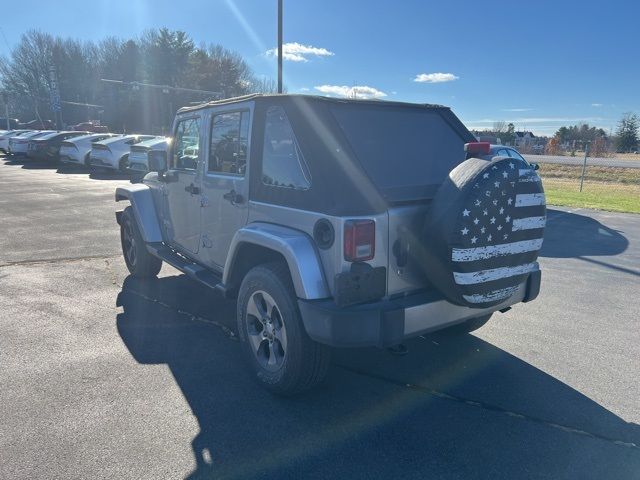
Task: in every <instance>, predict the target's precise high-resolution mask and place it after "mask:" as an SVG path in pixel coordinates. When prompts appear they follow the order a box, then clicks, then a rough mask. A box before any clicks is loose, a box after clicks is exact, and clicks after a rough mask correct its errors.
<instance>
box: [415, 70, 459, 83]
mask: <svg viewBox="0 0 640 480" xmlns="http://www.w3.org/2000/svg"><path fill="white" fill-rule="evenodd" d="M458 78H460V77H456V76H455V75H454V74H453V73H440V72H438V73H420V74H418V75H416V78H414V79H413V81H414V82H418V83H443V82H453V81H454V80H458Z"/></svg>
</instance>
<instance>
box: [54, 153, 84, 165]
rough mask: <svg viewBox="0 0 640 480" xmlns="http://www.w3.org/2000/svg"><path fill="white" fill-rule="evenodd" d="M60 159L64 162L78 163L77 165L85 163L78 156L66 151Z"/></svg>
mask: <svg viewBox="0 0 640 480" xmlns="http://www.w3.org/2000/svg"><path fill="white" fill-rule="evenodd" d="M60 161H61V162H62V163H70V164H76V165H82V164H84V162H83V161H82V160H80V159H79V158H76V157H75V156H74V155H73V154H69V153H64V154H63V153H61V154H60Z"/></svg>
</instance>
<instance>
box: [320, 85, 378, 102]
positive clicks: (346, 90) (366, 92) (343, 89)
mask: <svg viewBox="0 0 640 480" xmlns="http://www.w3.org/2000/svg"><path fill="white" fill-rule="evenodd" d="M314 88H315V89H316V90H318V91H319V92H322V93H326V94H327V95H336V96H338V97H345V98H363V99H369V98H382V97H386V96H387V94H386V93H384V92H382V91H380V90H378V89H377V88H373V87H369V86H367V85H356V86H353V87H348V86H346V85H319V86H317V87H314Z"/></svg>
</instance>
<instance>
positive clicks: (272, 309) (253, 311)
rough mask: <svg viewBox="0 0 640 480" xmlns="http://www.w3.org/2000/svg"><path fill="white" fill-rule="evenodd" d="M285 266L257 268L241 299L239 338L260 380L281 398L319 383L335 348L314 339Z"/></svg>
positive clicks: (248, 277) (243, 287)
mask: <svg viewBox="0 0 640 480" xmlns="http://www.w3.org/2000/svg"><path fill="white" fill-rule="evenodd" d="M296 300H297V298H296V296H295V292H294V290H293V285H292V284H291V279H290V277H289V271H288V269H287V267H286V265H284V264H279V263H271V264H266V265H260V266H258V267H254V268H253V269H251V270H250V271H249V273H247V275H246V276H245V278H244V280H243V281H242V285H241V286H240V292H239V295H238V312H237V313H238V314H237V322H238V334H239V337H240V341H241V344H242V349H243V351H244V355H245V358H246V359H247V360H248V363H249V364H250V366H251V368H252V370H253V372H254V374H255V376H256V378H257V380H258V381H259V382H260V383H261V384H262V385H263V386H264V387H265V388H267V389H268V390H270V391H272V392H273V393H276V394H280V395H293V394H296V393H299V392H302V391H304V390H308V389H310V388H312V387H314V386H316V385H317V384H318V383H320V382H321V381H322V380H323V379H324V377H325V376H326V374H327V370H328V368H329V361H330V350H329V348H328V347H327V346H325V345H321V344H319V343H317V342H314V341H313V340H311V339H310V338H309V336H308V335H307V333H306V331H305V330H304V326H303V324H302V318H301V317H300V312H299V310H298V305H297V301H296Z"/></svg>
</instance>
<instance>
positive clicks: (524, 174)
mask: <svg viewBox="0 0 640 480" xmlns="http://www.w3.org/2000/svg"><path fill="white" fill-rule="evenodd" d="M518 181H519V182H521V183H526V182H539V181H540V177H539V176H538V174H537V173H536V171H535V170H533V169H531V168H525V169H520V179H519V180H518Z"/></svg>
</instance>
